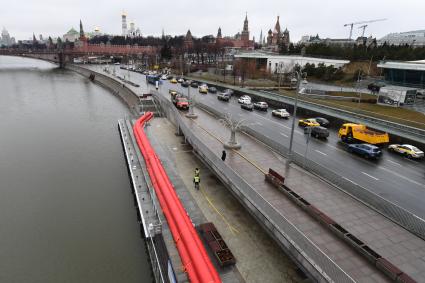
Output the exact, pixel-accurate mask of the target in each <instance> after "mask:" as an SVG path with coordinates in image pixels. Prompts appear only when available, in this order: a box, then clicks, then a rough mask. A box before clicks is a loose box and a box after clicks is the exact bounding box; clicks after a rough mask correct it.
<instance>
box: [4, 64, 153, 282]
mask: <svg viewBox="0 0 425 283" xmlns="http://www.w3.org/2000/svg"><path fill="white" fill-rule="evenodd" d="M0 115H1V116H0V117H1V119H0V282H43V283H46V282H55V283H56V282H151V281H152V279H151V271H150V267H149V263H148V260H147V254H146V250H145V246H144V243H143V239H142V238H141V236H140V235H141V234H140V228H139V225H138V223H137V216H136V209H135V207H134V202H133V197H132V194H131V184H130V181H129V178H128V173H127V168H126V164H125V160H124V155H123V152H122V148H121V143H120V138H119V135H118V130H117V120H118V119H119V118H121V117H124V116H125V115H129V111H128V109H127V107H126V106H125V105H124V104H123V103H122V102H121V100H119V99H118V98H117V97H115V96H113V95H112V94H111V93H109V92H108V91H107V90H106V89H104V88H102V87H100V86H98V85H96V84H93V83H91V82H90V81H88V80H87V79H84V78H83V77H81V76H79V75H78V74H76V73H73V72H71V71H66V70H59V69H57V68H56V67H55V66H54V65H52V64H50V63H47V62H42V61H37V60H32V59H24V58H15V57H4V56H0Z"/></svg>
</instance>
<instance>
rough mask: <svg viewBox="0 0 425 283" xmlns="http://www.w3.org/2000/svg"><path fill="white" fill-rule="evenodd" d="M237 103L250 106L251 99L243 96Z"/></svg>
mask: <svg viewBox="0 0 425 283" xmlns="http://www.w3.org/2000/svg"><path fill="white" fill-rule="evenodd" d="M238 102H239V103H242V104H250V103H251V97H249V96H248V95H243V96H241V97H240V98H239V99H238Z"/></svg>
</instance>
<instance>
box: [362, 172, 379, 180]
mask: <svg viewBox="0 0 425 283" xmlns="http://www.w3.org/2000/svg"><path fill="white" fill-rule="evenodd" d="M362 174H364V175H366V176H368V177H369V178H372V179H374V180H375V181H379V179H378V178H376V177H373V176H372V175H369V174H367V173H365V172H362Z"/></svg>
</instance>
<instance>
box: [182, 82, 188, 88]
mask: <svg viewBox="0 0 425 283" xmlns="http://www.w3.org/2000/svg"><path fill="white" fill-rule="evenodd" d="M180 85H181V86H182V87H189V82H188V81H183V82H182V83H181V84H180Z"/></svg>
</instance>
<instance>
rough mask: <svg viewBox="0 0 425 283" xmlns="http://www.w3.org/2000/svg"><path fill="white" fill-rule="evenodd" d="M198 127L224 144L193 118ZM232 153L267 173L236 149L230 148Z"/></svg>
mask: <svg viewBox="0 0 425 283" xmlns="http://www.w3.org/2000/svg"><path fill="white" fill-rule="evenodd" d="M192 121H193V122H194V123H195V124H196V125H197V126H198V127H199V128H201V129H202V130H204V131H205V132H206V133H207V134H209V135H210V136H212V137H213V138H215V139H216V140H218V141H219V142H220V143H222V144H224V142H223V141H222V140H221V139H220V138H218V137H216V136H215V135H214V134H213V133H211V132H209V131H208V130H207V129H205V128H204V127H202V126H201V125H199V123H198V122H196V121H195V120H192ZM232 151H233V152H234V153H236V154H238V155H239V156H240V157H242V158H243V159H245V160H246V161H248V162H249V163H251V165H253V166H254V167H255V168H257V169H258V170H259V171H260V172H261V173H263V174H265V175H266V174H267V171H265V170H264V169H262V168H261V167H260V166H259V165H258V164H256V163H255V162H254V161H252V160H250V159H249V158H248V157H246V156H245V155H243V154H242V153H240V152H239V151H237V150H234V149H233V150H232Z"/></svg>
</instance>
